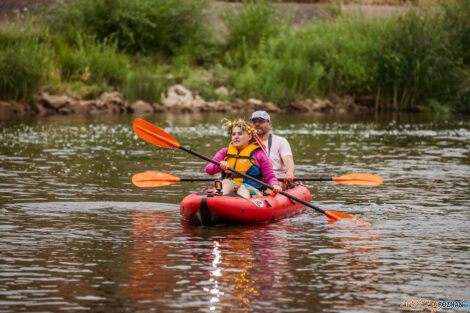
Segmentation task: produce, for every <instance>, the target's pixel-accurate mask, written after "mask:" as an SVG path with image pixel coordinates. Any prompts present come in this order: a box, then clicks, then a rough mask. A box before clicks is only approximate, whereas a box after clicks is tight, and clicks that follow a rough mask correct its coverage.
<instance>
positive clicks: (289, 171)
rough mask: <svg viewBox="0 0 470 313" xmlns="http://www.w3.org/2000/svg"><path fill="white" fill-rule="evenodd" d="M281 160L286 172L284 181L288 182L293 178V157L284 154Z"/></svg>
mask: <svg viewBox="0 0 470 313" xmlns="http://www.w3.org/2000/svg"><path fill="white" fill-rule="evenodd" d="M282 161H283V162H284V165H285V166H286V174H284V182H289V181H293V180H294V171H295V164H294V157H293V156H292V155H290V154H289V155H285V156H283V157H282Z"/></svg>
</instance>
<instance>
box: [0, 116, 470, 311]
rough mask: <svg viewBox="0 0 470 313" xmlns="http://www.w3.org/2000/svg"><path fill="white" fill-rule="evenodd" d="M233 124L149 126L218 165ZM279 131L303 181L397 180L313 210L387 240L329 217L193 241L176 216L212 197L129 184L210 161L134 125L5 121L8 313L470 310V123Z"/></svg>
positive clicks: (337, 122) (329, 193)
mask: <svg viewBox="0 0 470 313" xmlns="http://www.w3.org/2000/svg"><path fill="white" fill-rule="evenodd" d="M223 117H230V118H231V117H237V115H234V116H230V115H227V114H208V115H200V116H195V115H193V116H191V115H184V116H172V115H165V114H161V115H153V116H150V117H149V118H148V119H149V120H150V121H151V122H153V123H155V124H157V125H159V126H162V127H163V128H164V129H166V130H168V131H169V132H170V133H171V134H172V135H174V136H175V138H177V139H178V141H180V142H181V143H182V144H183V145H186V146H190V147H191V148H192V149H194V150H195V151H200V152H203V153H204V154H205V155H209V156H210V155H213V154H215V152H216V151H217V150H218V149H219V148H220V147H221V146H223V145H224V144H226V143H227V142H226V140H227V138H226V136H225V135H224V134H223V133H222V132H221V129H220V120H221V119H222V118H223ZM272 118H273V125H274V132H275V133H277V134H280V135H284V136H285V137H287V139H288V140H289V141H290V143H291V145H292V149H293V151H294V154H295V155H294V156H295V158H296V163H297V170H298V171H297V174H298V175H299V176H304V177H318V176H322V177H331V176H339V175H343V174H347V173H353V172H366V173H372V174H378V175H380V176H382V177H383V178H384V180H385V182H384V184H383V185H381V186H378V187H374V188H365V187H364V188H361V187H358V186H345V185H340V184H332V183H311V184H309V188H310V189H311V191H312V194H314V198H315V200H314V204H315V205H318V206H319V207H321V208H322V209H324V210H337V211H341V212H344V213H347V214H351V215H353V216H357V217H359V218H361V219H364V220H366V221H368V222H371V223H372V224H373V227H371V228H363V227H359V228H356V227H354V228H352V227H349V225H346V224H341V225H340V224H336V223H335V224H331V225H330V224H327V223H325V221H326V218H325V217H324V216H319V215H318V214H315V213H312V214H303V215H299V216H296V217H292V218H288V219H284V220H282V221H279V222H277V223H275V224H266V225H259V226H242V227H229V228H227V227H221V228H204V227H195V226H188V225H185V224H184V223H183V224H181V219H180V217H179V215H178V212H177V206H178V203H179V202H180V201H181V199H182V198H183V197H184V196H185V195H187V194H188V193H190V192H194V191H198V190H201V189H203V188H204V187H206V185H205V184H203V183H181V184H175V185H171V186H167V187H164V188H158V189H151V188H150V189H139V188H137V187H135V186H133V185H132V184H131V181H130V178H131V177H132V175H133V174H135V173H137V172H142V171H145V170H155V171H163V172H168V173H171V174H172V175H175V176H178V177H182V178H189V177H204V176H205V174H204V172H203V169H204V162H202V161H201V160H199V159H197V158H195V157H192V156H189V155H187V154H185V153H184V152H182V151H179V150H177V149H172V150H168V149H159V148H156V147H154V146H152V145H149V144H147V143H145V142H143V141H141V140H138V138H136V137H135V135H134V133H133V131H132V117H119V118H114V117H113V118H112V119H110V118H96V117H94V118H89V117H87V118H85V117H80V118H70V117H57V116H56V117H52V118H45V119H31V120H8V121H0V212H1V213H2V214H0V246H1V248H2V249H0V282H1V284H0V311H5V312H20V311H28V312H30V311H48V312H60V311H62V310H69V311H78V310H82V309H84V308H85V309H88V310H90V311H95V312H96V311H103V312H111V311H136V312H137V311H138V312H149V311H158V312H162V311H167V312H173V311H178V312H183V311H188V312H189V311H190V312H193V311H200V312H210V311H211V309H212V311H215V312H225V311H234V312H246V311H250V312H259V311H268V312H284V311H286V312H287V311H289V312H292V311H295V312H321V311H325V312H344V311H358V312H374V313H376V312H392V311H396V310H397V309H398V308H399V306H400V304H401V303H402V302H403V301H410V300H413V299H418V300H419V299H430V300H451V299H455V300H463V301H465V300H468V299H466V298H465V297H467V296H468V295H469V294H470V289H469V287H468V283H467V282H468V279H469V277H470V268H469V267H468V259H469V258H470V254H469V248H468V247H469V246H470V242H469V238H470V234H469V230H470V215H469V214H468V207H469V204H470V202H469V193H468V185H469V184H470V140H469V139H470V119H468V116H444V115H442V116H425V115H413V114H390V115H380V116H379V115H378V116H362V115H361V116H331V115H295V114H283V113H282V114H272ZM116 201H119V202H116ZM142 201H147V202H145V203H143V202H142ZM164 203H166V204H164ZM397 286H398V287H397ZM33 293H34V295H33ZM398 310H400V309H398Z"/></svg>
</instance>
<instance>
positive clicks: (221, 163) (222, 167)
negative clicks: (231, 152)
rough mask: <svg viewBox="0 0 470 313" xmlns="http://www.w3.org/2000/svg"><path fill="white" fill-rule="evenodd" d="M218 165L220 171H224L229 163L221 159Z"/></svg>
mask: <svg viewBox="0 0 470 313" xmlns="http://www.w3.org/2000/svg"><path fill="white" fill-rule="evenodd" d="M219 166H220V168H221V169H222V171H226V170H227V169H228V168H229V167H230V165H229V164H228V162H227V161H222V162H220V165H219Z"/></svg>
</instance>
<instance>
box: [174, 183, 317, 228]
mask: <svg viewBox="0 0 470 313" xmlns="http://www.w3.org/2000/svg"><path fill="white" fill-rule="evenodd" d="M285 192H286V193H289V194H291V195H293V196H295V197H297V198H299V199H301V200H304V201H306V202H311V201H312V195H311V194H310V191H308V189H307V188H306V187H305V186H304V185H301V184H298V185H296V186H295V187H293V188H291V189H287V190H285ZM304 208H305V206H304V205H303V204H301V203H298V202H296V201H294V200H292V199H290V198H288V197H286V196H283V195H280V194H277V195H269V196H264V197H257V198H250V199H245V198H243V197H241V196H239V195H237V194H229V195H224V196H222V195H217V194H216V193H214V192H212V191H203V192H197V193H192V194H190V195H189V196H187V197H186V198H184V199H183V201H181V204H180V213H181V215H182V216H183V218H184V219H185V220H188V221H194V222H198V223H200V224H201V225H205V226H212V225H217V224H229V223H245V224H254V223H263V222H274V221H277V220H279V219H282V218H285V217H288V216H292V215H294V214H296V213H299V212H300V211H302V210H303V209H304Z"/></svg>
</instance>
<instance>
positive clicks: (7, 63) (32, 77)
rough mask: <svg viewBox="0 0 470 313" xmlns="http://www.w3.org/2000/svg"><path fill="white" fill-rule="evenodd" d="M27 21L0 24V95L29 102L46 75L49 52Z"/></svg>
mask: <svg viewBox="0 0 470 313" xmlns="http://www.w3.org/2000/svg"><path fill="white" fill-rule="evenodd" d="M42 40H43V38H42V34H41V33H40V32H37V31H35V30H33V28H32V26H31V25H30V24H28V25H26V26H22V27H19V26H17V25H10V26H7V27H6V28H3V29H2V28H0V99H3V100H16V101H22V102H32V101H33V99H34V95H35V93H36V92H37V91H38V90H39V87H40V86H41V84H42V83H43V80H45V79H47V76H48V74H49V71H50V66H49V65H50V59H51V53H50V50H49V49H48V48H47V46H44V45H43V44H42Z"/></svg>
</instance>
